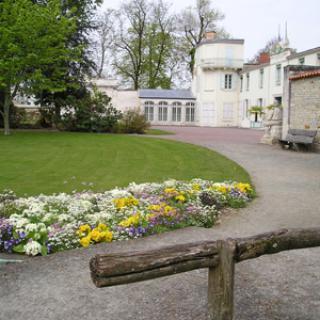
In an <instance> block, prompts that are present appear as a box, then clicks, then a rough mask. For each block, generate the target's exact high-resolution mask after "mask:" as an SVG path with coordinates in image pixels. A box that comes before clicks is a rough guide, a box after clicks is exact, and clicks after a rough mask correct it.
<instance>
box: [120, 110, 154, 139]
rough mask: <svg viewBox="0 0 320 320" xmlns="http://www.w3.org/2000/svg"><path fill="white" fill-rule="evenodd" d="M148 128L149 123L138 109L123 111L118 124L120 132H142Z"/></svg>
mask: <svg viewBox="0 0 320 320" xmlns="http://www.w3.org/2000/svg"><path fill="white" fill-rule="evenodd" d="M149 128H150V123H149V122H148V121H147V120H146V119H145V116H144V114H143V113H142V112H141V111H140V110H139V109H135V110H127V111H126V112H124V114H123V116H122V119H121V120H120V121H119V124H118V131H119V132H121V133H138V134H143V133H145V131H146V130H147V129H149Z"/></svg>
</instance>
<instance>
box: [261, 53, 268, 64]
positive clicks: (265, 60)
mask: <svg viewBox="0 0 320 320" xmlns="http://www.w3.org/2000/svg"><path fill="white" fill-rule="evenodd" d="M258 62H259V64H263V63H269V62H270V54H269V53H268V52H261V53H260V56H259V58H258Z"/></svg>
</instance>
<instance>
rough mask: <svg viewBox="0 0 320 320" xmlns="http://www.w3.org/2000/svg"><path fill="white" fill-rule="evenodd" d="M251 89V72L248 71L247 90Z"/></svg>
mask: <svg viewBox="0 0 320 320" xmlns="http://www.w3.org/2000/svg"><path fill="white" fill-rule="evenodd" d="M249 89H250V74H249V73H247V87H246V90H247V91H249Z"/></svg>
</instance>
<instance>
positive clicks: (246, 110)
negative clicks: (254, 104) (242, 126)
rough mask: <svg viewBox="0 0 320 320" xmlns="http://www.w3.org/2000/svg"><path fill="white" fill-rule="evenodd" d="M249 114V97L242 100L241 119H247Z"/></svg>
mask: <svg viewBox="0 0 320 320" xmlns="http://www.w3.org/2000/svg"><path fill="white" fill-rule="evenodd" d="M248 115H249V99H244V100H243V113H242V120H245V119H248V118H249V117H248Z"/></svg>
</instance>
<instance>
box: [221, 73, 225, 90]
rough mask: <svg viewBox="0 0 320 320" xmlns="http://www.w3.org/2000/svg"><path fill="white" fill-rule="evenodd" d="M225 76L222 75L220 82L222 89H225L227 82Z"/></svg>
mask: <svg viewBox="0 0 320 320" xmlns="http://www.w3.org/2000/svg"><path fill="white" fill-rule="evenodd" d="M224 78H225V74H224V73H221V77H220V79H221V81H220V86H221V89H224V81H225V79H224Z"/></svg>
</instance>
